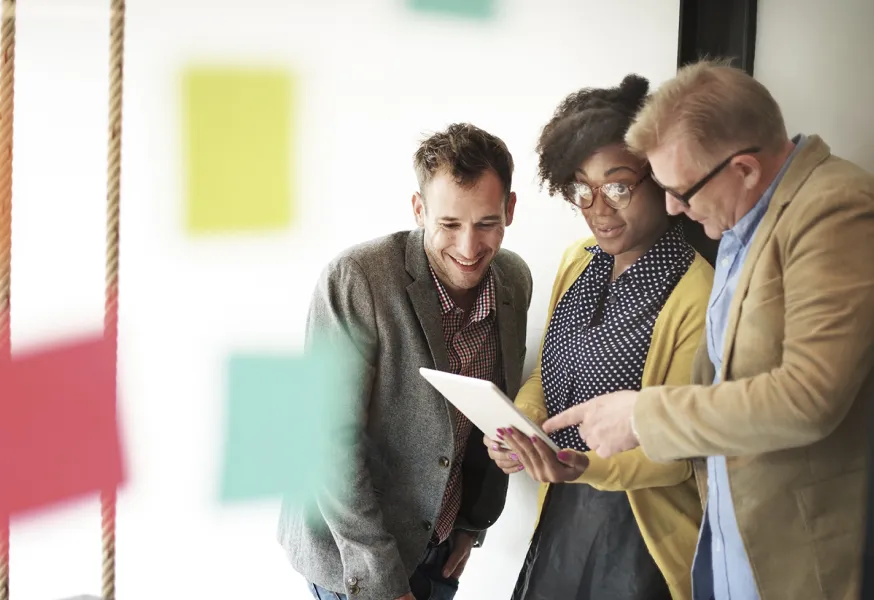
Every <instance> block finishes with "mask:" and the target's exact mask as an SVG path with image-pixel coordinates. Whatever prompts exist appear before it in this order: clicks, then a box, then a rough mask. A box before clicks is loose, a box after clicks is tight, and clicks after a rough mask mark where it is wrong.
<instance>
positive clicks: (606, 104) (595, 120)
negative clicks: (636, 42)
mask: <svg viewBox="0 0 874 600" xmlns="http://www.w3.org/2000/svg"><path fill="white" fill-rule="evenodd" d="M648 92H649V81H648V80H647V79H645V78H644V77H641V76H640V75H635V74H631V75H627V76H626V77H625V79H623V80H622V83H621V84H620V85H619V87H614V88H583V89H581V90H579V91H577V92H574V93H573V94H571V95H570V96H568V97H567V98H565V99H564V101H563V102H562V103H561V104H560V105H559V106H558V108H557V109H556V110H555V114H554V115H553V117H552V119H551V120H550V121H549V123H547V124H546V126H545V127H544V128H543V132H542V133H541V134H540V140H539V141H538V143H537V154H538V155H539V156H540V161H539V164H538V176H539V178H540V184H541V186H546V187H548V189H549V193H550V195H556V194H559V193H560V194H561V195H562V196H563V197H564V198H565V199H566V200H570V197H569V192H568V185H569V184H570V183H571V182H573V181H574V173H575V172H576V170H577V167H579V166H580V163H582V162H583V161H584V160H586V158H588V157H589V156H591V155H592V154H593V153H594V152H595V151H597V150H598V149H599V148H603V147H605V146H610V145H612V144H617V143H623V142H624V138H625V132H626V131H628V128H629V127H630V126H631V123H632V121H633V120H634V116H635V115H636V114H637V111H638V110H640V108H641V106H642V105H643V102H644V100H645V99H646V96H647V93H648Z"/></svg>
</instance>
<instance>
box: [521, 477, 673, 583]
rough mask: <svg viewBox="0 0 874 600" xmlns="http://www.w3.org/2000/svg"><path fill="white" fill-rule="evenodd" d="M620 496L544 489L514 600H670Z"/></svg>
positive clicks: (576, 488) (584, 488)
mask: <svg viewBox="0 0 874 600" xmlns="http://www.w3.org/2000/svg"><path fill="white" fill-rule="evenodd" d="M670 599H671V593H670V591H669V590H668V585H667V583H666V582H665V579H664V577H663V576H662V574H661V572H660V571H659V569H658V567H657V566H656V564H655V561H653V559H652V556H650V553H649V550H647V548H646V544H645V543H644V541H643V537H642V536H641V534H640V528H639V527H638V526H637V521H636V520H635V519H634V514H633V513H632V511H631V505H630V504H629V502H628V496H627V495H626V494H625V492H602V491H599V490H596V489H595V488H593V487H591V486H589V485H585V484H578V483H567V484H555V485H551V486H550V487H549V493H548V494H547V497H546V501H545V502H544V506H543V512H542V513H541V516H540V523H539V524H538V526H537V530H536V531H535V532H534V537H533V539H532V540H531V546H530V547H529V549H528V555H527V556H526V558H525V564H524V566H523V567H522V572H521V573H520V574H519V580H518V581H517V582H516V589H515V590H514V591H513V600H670Z"/></svg>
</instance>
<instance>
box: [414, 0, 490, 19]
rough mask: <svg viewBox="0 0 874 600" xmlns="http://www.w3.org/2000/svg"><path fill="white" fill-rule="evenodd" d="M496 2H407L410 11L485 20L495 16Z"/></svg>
mask: <svg viewBox="0 0 874 600" xmlns="http://www.w3.org/2000/svg"><path fill="white" fill-rule="evenodd" d="M496 2H497V0H407V5H408V6H409V8H410V9H412V10H415V11H419V12H423V13H430V14H434V15H450V16H453V15H454V16H458V17H463V18H466V19H478V20H487V19H491V18H493V17H494V16H495V9H496V6H495V5H496Z"/></svg>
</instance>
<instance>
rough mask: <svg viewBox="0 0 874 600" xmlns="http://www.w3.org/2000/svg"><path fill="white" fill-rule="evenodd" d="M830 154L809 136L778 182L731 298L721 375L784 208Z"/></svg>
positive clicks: (820, 143)
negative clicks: (755, 273) (755, 271)
mask: <svg viewBox="0 0 874 600" xmlns="http://www.w3.org/2000/svg"><path fill="white" fill-rule="evenodd" d="M830 154H831V150H830V149H829V147H828V145H827V144H826V143H825V142H824V141H822V139H821V138H820V137H819V136H816V135H812V136H810V137H808V138H807V143H806V144H805V145H804V148H802V149H801V150H800V151H799V152H798V154H797V155H796V156H795V158H793V159H792V163H791V164H790V165H789V168H788V169H787V170H786V173H785V174H784V175H783V179H781V180H780V183H779V184H777V189H776V190H774V195H773V197H772V198H771V202H770V203H769V205H768V209H767V210H766V211H765V215H764V217H763V218H762V222H761V224H760V225H759V228H758V230H757V231H756V233H755V236H754V237H753V244H752V246H750V251H749V253H748V254H747V257H746V259H745V260H744V265H743V268H742V270H741V273H740V278H739V279H738V282H737V289H736V290H735V293H734V297H733V298H732V301H731V308H730V310H729V315H728V324H727V326H726V330H725V360H723V361H722V373H721V377H722V379H723V380H725V377H726V375H727V373H728V365H729V364H730V362H731V358H732V352H733V350H734V340H735V335H736V333H737V326H738V322H739V321H740V308H741V305H742V304H743V301H744V299H746V296H747V292H749V288H750V280H751V279H752V276H753V269H754V268H755V265H756V262H758V260H759V256H760V255H761V254H762V250H763V249H764V248H765V245H766V244H767V243H768V240H769V239H770V237H771V233H772V232H773V231H774V227H775V226H776V225H777V221H778V220H779V219H780V215H781V214H782V213H783V209H784V208H785V207H786V205H787V204H789V202H791V201H792V199H793V198H794V197H795V194H797V193H798V190H799V188H800V187H801V186H802V185H803V184H804V182H805V181H806V180H807V178H808V177H809V176H810V174H811V173H812V172H813V170H814V169H815V168H816V167H817V166H819V164H820V163H822V161H824V160H825V159H827V158H828V157H829V155H830Z"/></svg>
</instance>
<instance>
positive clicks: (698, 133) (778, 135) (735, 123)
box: [625, 60, 788, 165]
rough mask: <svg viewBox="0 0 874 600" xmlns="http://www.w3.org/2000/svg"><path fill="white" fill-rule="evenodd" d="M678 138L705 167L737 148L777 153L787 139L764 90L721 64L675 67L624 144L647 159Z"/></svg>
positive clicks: (708, 62) (776, 108) (775, 106)
mask: <svg viewBox="0 0 874 600" xmlns="http://www.w3.org/2000/svg"><path fill="white" fill-rule="evenodd" d="M678 136H682V137H683V138H685V139H687V140H688V141H689V143H690V144H691V147H690V148H689V149H690V151H691V154H692V156H694V157H695V159H700V162H702V163H706V164H708V165H709V164H710V163H712V162H713V161H714V160H722V159H723V158H724V156H723V155H724V154H727V153H731V152H736V151H738V150H741V149H742V148H748V147H759V148H761V149H762V150H763V151H764V152H777V151H779V150H780V149H781V147H782V146H783V145H784V144H785V143H786V140H787V139H788V136H787V134H786V125H785V123H784V122H783V114H782V113H781V111H780V107H779V105H778V104H777V102H776V101H775V100H774V98H773V96H771V93H770V92H768V90H767V88H765V86H763V85H762V84H761V83H759V82H758V81H756V80H755V79H753V78H752V77H750V76H749V75H747V74H746V73H745V72H744V71H742V70H740V69H737V68H734V67H731V66H729V64H728V62H726V61H724V60H703V61H700V62H697V63H695V64H691V65H688V66H685V67H683V68H681V69H680V70H679V71H678V72H677V75H676V76H675V77H674V78H673V79H671V80H669V81H667V82H665V83H664V84H662V85H661V86H660V87H659V89H658V90H657V91H656V92H655V93H653V94H652V95H651V96H650V97H649V98H648V99H647V101H646V103H645V104H644V105H643V108H642V109H641V110H640V112H639V113H638V114H637V117H636V118H635V122H634V123H633V124H632V125H631V127H630V128H629V130H628V133H627V134H626V136H625V142H626V144H627V145H628V147H629V148H630V149H631V150H632V151H633V152H635V153H638V154H647V153H648V152H650V151H652V150H654V149H656V148H658V147H659V146H662V145H663V144H665V143H666V142H668V141H671V140H673V139H675V137H678Z"/></svg>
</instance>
